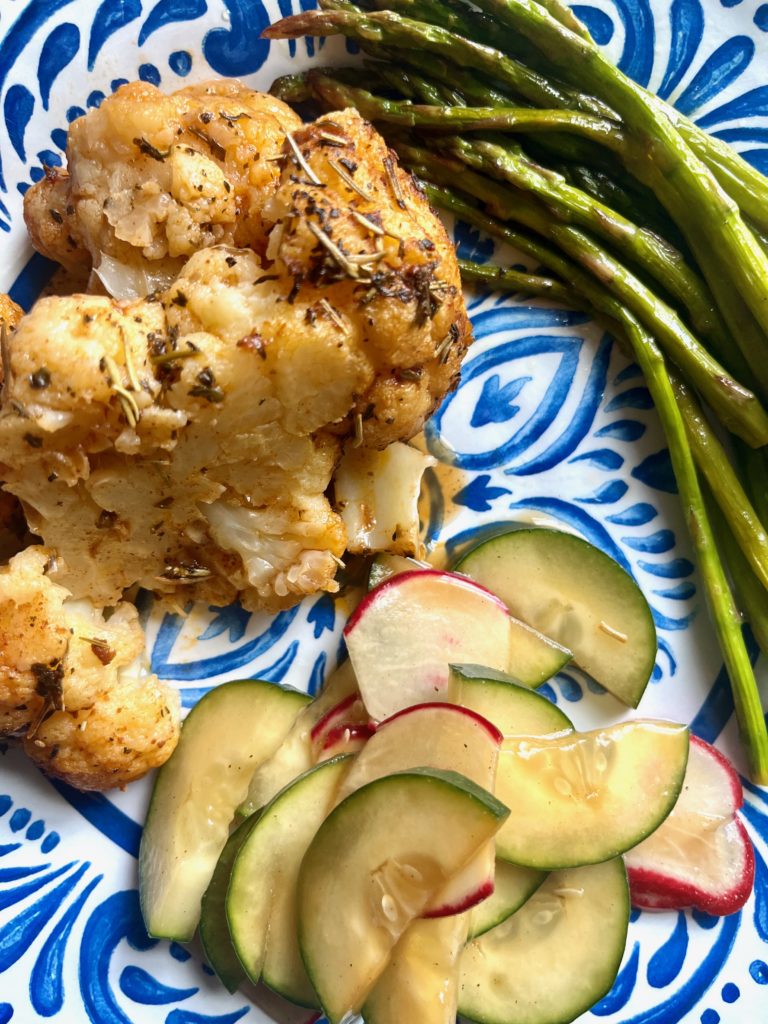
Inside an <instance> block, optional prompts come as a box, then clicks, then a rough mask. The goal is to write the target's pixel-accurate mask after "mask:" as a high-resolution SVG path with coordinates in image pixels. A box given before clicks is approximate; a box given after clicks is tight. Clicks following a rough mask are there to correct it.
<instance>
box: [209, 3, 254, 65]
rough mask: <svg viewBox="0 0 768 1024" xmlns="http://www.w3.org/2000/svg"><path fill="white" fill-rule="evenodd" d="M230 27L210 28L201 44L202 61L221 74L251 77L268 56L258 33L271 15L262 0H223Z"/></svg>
mask: <svg viewBox="0 0 768 1024" xmlns="http://www.w3.org/2000/svg"><path fill="white" fill-rule="evenodd" d="M224 4H225V6H226V8H227V11H228V12H229V18H230V27H229V28H228V29H226V28H216V29H212V30H211V31H210V32H209V33H208V35H207V36H206V37H205V40H204V42H203V53H204V54H205V59H206V60H207V61H208V63H209V64H210V65H211V67H212V68H213V70H214V71H217V72H218V73H219V74H220V75H231V76H233V77H234V76H237V75H252V74H253V73H254V71H258V70H259V68H260V67H261V66H262V64H263V63H264V61H265V60H266V59H267V56H268V54H269V40H268V39H262V38H261V33H262V32H263V31H264V29H265V28H266V27H267V26H268V25H269V23H270V20H271V19H270V16H269V13H268V12H267V9H266V8H265V7H264V5H263V3H262V2H261V0H224Z"/></svg>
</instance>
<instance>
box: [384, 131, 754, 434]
mask: <svg viewBox="0 0 768 1024" xmlns="http://www.w3.org/2000/svg"><path fill="white" fill-rule="evenodd" d="M397 148H398V151H399V152H400V154H401V156H402V157H403V159H405V160H406V162H407V163H410V164H412V165H413V164H416V165H417V166H418V167H421V168H423V169H424V172H425V174H426V176H427V177H428V178H429V179H431V180H432V181H437V182H438V183H439V184H449V185H454V184H458V186H459V188H460V189H461V190H462V191H463V192H468V193H469V194H470V195H473V196H474V197H475V198H477V199H479V200H481V201H482V202H484V203H486V204H488V205H489V208H490V209H491V211H492V212H493V213H495V214H496V215H497V216H499V217H500V218H501V219H502V220H512V221H515V222H517V223H519V224H522V225H523V226H524V227H527V228H529V229H530V230H532V231H535V232H537V233H538V234H540V235H542V236H543V237H545V238H547V239H548V240H549V241H550V242H553V243H554V244H555V245H556V246H557V247H558V248H560V249H561V250H562V251H563V252H564V253H566V255H567V256H569V257H570V259H571V260H572V261H573V262H574V263H576V264H577V265H580V266H581V267H582V268H583V269H584V270H586V271H587V272H588V274H590V275H592V276H593V277H595V278H597V280H598V281H599V282H600V283H601V284H602V285H604V287H605V289H606V290H607V291H609V292H610V293H611V294H612V295H613V296H614V297H615V298H616V299H617V300H618V301H619V302H620V303H621V304H622V305H626V306H627V307H628V308H629V309H630V310H632V311H633V312H634V313H635V315H636V316H637V317H638V318H639V319H640V320H641V321H642V322H643V323H644V324H646V325H647V326H648V328H649V329H651V330H653V332H654V333H655V335H656V336H657V337H658V338H659V340H660V341H661V342H662V343H663V344H664V345H665V347H666V348H667V351H668V352H669V355H670V357H671V358H672V359H674V361H675V362H676V363H677V365H678V366H679V367H680V369H681V370H683V372H684V373H685V375H686V376H687V377H688V378H689V379H690V380H691V381H692V382H693V383H694V384H695V385H696V387H697V388H698V389H699V391H700V392H701V394H702V395H703V396H704V397H705V398H706V400H707V401H708V402H709V404H710V405H711V406H712V408H713V409H714V410H715V411H716V413H717V415H718V417H719V418H720V419H721V421H722V422H723V423H724V424H726V425H727V426H728V428H729V429H730V430H732V431H733V432H734V433H736V434H738V435H739V436H740V437H743V438H744V440H746V441H747V443H748V444H751V445H753V446H758V445H761V444H765V443H766V442H767V441H768V414H766V411H765V410H764V409H763V407H762V406H761V405H760V402H759V401H758V400H757V398H756V397H755V396H754V394H752V392H751V391H749V390H748V389H747V388H744V387H743V386H742V385H740V384H739V383H738V382H737V381H735V380H733V379H732V378H731V377H729V375H728V373H727V372H726V370H725V369H724V368H723V367H722V366H721V365H720V364H719V363H718V362H717V361H716V360H715V359H713V358H712V356H711V355H710V354H709V353H708V352H707V350H706V349H705V348H704V347H703V346H702V345H701V344H700V343H699V342H698V341H697V339H696V338H695V337H694V336H693V335H692V334H691V332H690V331H689V330H688V328H687V327H686V326H685V324H684V323H683V322H682V321H681V320H680V318H679V317H678V316H677V314H676V313H675V312H674V310H672V309H671V308H670V307H669V306H668V305H667V304H666V303H664V302H662V301H661V299H659V298H658V296H657V295H655V293H654V292H652V291H651V289H650V288H648V286H647V285H646V284H645V283H644V282H643V281H641V280H640V279H639V278H638V277H637V275H635V274H633V273H632V272H631V271H630V270H628V269H627V268H626V267H625V266H623V264H622V263H620V262H619V260H617V259H615V258H614V257H613V256H611V254H610V253H608V252H607V251H606V250H605V249H603V248H602V247H601V246H599V245H598V244H597V243H595V242H594V241H593V239H592V238H590V236H589V235H587V234H586V233H585V232H584V231H581V230H580V229H578V228H574V227H571V226H570V225H567V224H559V223H556V222H554V221H553V220H552V219H551V218H550V217H549V216H548V215H547V213H546V211H545V210H544V209H543V208H542V207H541V206H539V205H538V204H537V203H536V202H535V201H532V200H531V199H529V198H528V197H527V196H526V195H524V194H523V193H519V194H518V193H513V192H511V191H510V190H509V189H508V188H506V187H505V186H503V185H501V184H499V183H497V182H494V181H490V180H489V179H487V178H485V177H484V176H482V175H480V174H477V173H476V172H474V171H467V170H463V169H461V168H460V165H459V168H458V169H457V167H456V166H455V165H453V164H451V163H450V161H448V162H446V161H445V160H441V159H440V158H439V157H436V156H434V155H433V154H431V153H429V152H428V151H426V150H422V149H419V148H418V147H413V146H410V145H408V144H407V143H402V142H400V143H398V147H397ZM457 170H458V173H457ZM547 265H548V266H550V268H551V269H554V270H556V272H557V273H558V274H559V275H560V276H561V277H563V279H564V280H566V281H570V282H571V283H573V284H575V285H576V287H577V289H578V290H579V291H582V292H583V285H582V284H581V283H580V284H576V282H575V281H574V279H573V277H568V276H567V275H566V274H563V273H561V271H560V270H559V269H558V268H556V267H553V266H552V264H551V263H549V264H547ZM571 273H572V270H571ZM590 301H592V300H591V298H590ZM593 305H597V304H596V303H594V302H593ZM597 308H601V307H600V306H597ZM606 312H607V311H606ZM609 315H612V314H609Z"/></svg>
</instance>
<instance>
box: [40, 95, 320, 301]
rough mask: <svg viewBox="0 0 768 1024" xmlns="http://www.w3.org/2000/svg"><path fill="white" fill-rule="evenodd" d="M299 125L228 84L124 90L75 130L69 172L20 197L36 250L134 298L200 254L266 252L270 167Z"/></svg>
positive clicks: (276, 106)
mask: <svg viewBox="0 0 768 1024" xmlns="http://www.w3.org/2000/svg"><path fill="white" fill-rule="evenodd" d="M299 124H300V122H299V119H298V118H297V117H296V115H295V114H294V113H293V112H292V111H291V109H290V108H289V107H287V106H286V105H285V104H284V103H282V102H281V101H280V100H277V99H275V98H274V97H272V96H267V95H265V94H263V93H258V92H254V91H253V90H252V89H248V88H246V87H245V86H243V85H241V84H240V83H239V82H236V81H232V80H229V79H222V80H219V81H215V82H204V83H202V84H200V85H193V86H190V87H188V88H185V89H181V90H179V91H178V92H176V93H173V95H170V96H166V95H165V94H163V93H162V92H160V90H159V89H157V88H155V86H153V85H150V84H148V83H146V82H132V83H129V84H127V85H124V86H121V87H120V88H119V89H118V90H117V91H116V92H115V93H114V94H113V95H112V96H110V97H108V98H107V99H106V100H104V102H103V103H102V104H101V106H100V107H99V108H98V109H95V110H91V111H89V112H88V113H87V114H86V115H84V116H83V117H81V118H78V119H77V120H76V121H74V122H73V123H72V124H71V125H70V127H69V133H68V139H67V163H68V171H67V172H61V171H51V172H49V173H48V174H47V175H46V177H45V178H44V179H43V180H42V181H40V182H38V183H37V184H36V185H34V186H33V187H32V188H31V189H30V190H29V191H28V192H27V194H26V196H25V200H24V211H25V219H26V222H27V227H28V229H29V233H30V237H31V239H32V242H33V244H34V246H35V248H36V249H37V250H38V251H39V252H41V253H43V255H45V256H48V257H49V258H51V259H54V260H56V261H57V262H59V263H62V264H64V265H65V266H68V267H72V268H73V267H77V266H80V265H82V264H83V263H86V264H88V263H92V264H93V266H94V268H95V270H96V273H97V274H98V275H99V276H100V278H101V280H102V282H103V284H104V286H105V287H106V289H107V291H109V293H110V294H112V295H115V296H116V297H118V298H129V299H130V298H138V297H140V296H143V295H145V294H147V293H148V292H150V291H152V290H153V289H154V288H158V287H164V286H165V285H167V284H168V282H169V281H170V280H172V279H173V278H174V277H175V276H176V274H177V273H178V271H179V270H180V269H181V266H182V264H183V262H184V260H185V259H187V258H188V257H189V256H191V255H192V254H193V253H194V252H196V251H198V250H199V249H202V248H205V247H207V246H211V245H218V244H222V243H226V244H233V245H238V246H245V245H247V246H252V247H254V248H255V249H257V250H262V251H263V247H264V245H265V243H266V232H265V227H264V223H263V220H262V209H263V206H264V203H265V202H266V201H267V200H268V198H269V196H270V195H271V194H272V193H273V192H274V189H275V187H276V185H277V180H278V176H279V171H278V169H277V167H276V164H275V157H276V156H277V155H279V153H280V151H281V147H282V144H283V141H284V139H285V134H286V132H287V131H290V130H292V129H294V128H296V127H298V126H299Z"/></svg>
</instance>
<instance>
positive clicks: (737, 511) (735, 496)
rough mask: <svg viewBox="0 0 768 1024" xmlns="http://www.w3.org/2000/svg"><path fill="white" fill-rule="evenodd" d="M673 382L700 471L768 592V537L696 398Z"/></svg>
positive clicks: (675, 379)
mask: <svg viewBox="0 0 768 1024" xmlns="http://www.w3.org/2000/svg"><path fill="white" fill-rule="evenodd" d="M671 379H672V388H673V391H674V393H675V400H676V401H677V404H678V407H679V409H680V412H681V414H682V417H683V419H684V420H685V427H686V430H687V431H688V443H689V444H690V446H691V451H692V452H693V457H694V459H695V460H696V465H697V466H698V467H699V472H700V473H701V474H702V476H703V477H704V479H705V480H706V481H707V483H708V484H709V487H710V490H711V491H712V494H713V496H714V499H715V501H716V502H717V504H718V505H719V506H720V509H721V511H722V513H723V515H724V516H725V519H726V521H727V523H728V526H729V527H730V530H731V532H732V533H733V536H734V537H735V538H736V540H737V542H738V545H739V547H740V548H741V550H742V551H743V553H744V557H745V558H746V559H747V561H748V562H749V565H750V566H751V568H752V571H753V572H754V574H755V576H756V577H757V578H758V580H759V581H760V583H761V584H762V585H763V586H764V587H765V588H766V589H767V590H768V535H766V532H765V529H764V528H763V524H762V523H761V522H760V519H759V517H758V515H757V513H756V512H755V510H754V508H753V507H752V503H751V502H750V500H749V498H748V497H747V493H746V491H745V490H744V488H743V487H742V485H741V481H740V480H739V477H738V475H737V474H736V471H735V470H734V468H733V466H732V465H731V462H730V459H729V458H728V456H727V455H726V453H725V449H724V448H723V446H722V444H721V443H720V441H719V439H718V437H717V435H716V434H715V432H714V431H713V430H712V428H711V427H710V425H709V423H708V422H707V419H706V417H705V416H704V412H703V411H702V408H701V406H700V405H699V403H698V401H697V400H696V397H695V396H694V395H693V394H692V392H691V390H690V388H688V387H687V386H686V385H685V384H684V383H683V381H681V380H680V379H679V378H677V377H675V376H672V378H671Z"/></svg>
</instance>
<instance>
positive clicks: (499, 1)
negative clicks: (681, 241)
mask: <svg viewBox="0 0 768 1024" xmlns="http://www.w3.org/2000/svg"><path fill="white" fill-rule="evenodd" d="M477 5H478V6H479V7H480V8H481V9H483V10H485V11H487V12H488V13H490V14H491V15H493V16H494V17H496V18H498V19H499V22H500V23H501V24H503V25H505V26H507V27H508V28H510V29H511V30H512V31H514V32H517V33H519V34H520V35H522V36H524V37H525V38H526V39H528V40H529V42H531V43H532V44H533V45H534V46H535V47H536V49H537V50H539V52H540V53H542V54H544V55H545V56H546V57H547V58H548V59H549V61H550V62H551V63H552V66H553V67H554V68H556V69H558V71H559V72H560V73H562V75H563V77H564V78H565V80H566V81H575V80H578V81H579V82H580V83H584V84H585V85H586V86H587V88H589V89H591V90H592V91H593V92H594V93H595V95H596V96H597V97H598V98H600V99H602V100H603V102H605V103H607V104H610V106H611V107H612V108H613V109H614V110H616V111H617V112H618V114H619V115H620V116H621V118H622V121H623V122H624V125H625V129H626V131H627V133H628V135H630V133H631V136H632V138H633V146H632V150H633V153H632V163H633V166H634V168H635V171H636V173H637V174H638V176H639V177H640V178H641V180H644V181H646V182H647V183H649V184H650V185H651V187H652V188H653V189H654V191H656V192H657V194H658V195H659V198H660V200H661V202H662V204H663V205H664V206H666V208H667V210H668V212H669V213H670V215H671V216H672V218H673V219H674V220H675V221H676V222H677V223H678V225H679V227H680V229H681V231H682V232H683V234H684V235H685V237H686V238H687V239H688V242H689V244H690V246H691V249H692V250H693V252H694V254H695V255H696V257H697V259H698V261H699V263H700V265H701V269H702V271H703V272H704V275H705V277H706V278H707V280H708V281H709V283H710V287H713V288H714V284H713V282H715V281H716V280H718V279H724V280H725V281H730V282H731V283H732V286H733V287H735V288H736V289H737V290H738V292H739V293H740V294H741V295H742V296H743V298H744V301H745V302H746V304H747V306H748V307H749V309H750V310H751V311H752V313H753V315H754V317H755V319H756V320H757V322H758V323H759V324H760V326H761V328H762V329H763V331H765V332H767V333H768V256H766V254H765V253H764V252H763V250H762V249H761V247H760V245H759V244H758V243H757V242H756V240H755V238H754V235H753V234H752V233H751V231H750V230H749V228H748V227H747V226H746V225H745V223H744V221H743V220H742V218H741V214H740V212H739V208H738V206H737V205H736V203H735V202H734V201H733V200H732V199H731V197H730V196H729V195H728V194H727V193H726V192H725V191H724V190H723V189H722V188H721V186H720V185H719V184H718V182H717V179H716V178H715V177H714V176H713V175H712V173H711V172H710V171H709V169H708V168H707V167H706V165H705V164H703V163H702V162H701V160H700V159H699V158H698V157H697V156H696V155H695V154H694V152H693V151H692V150H691V149H690V147H689V146H688V145H687V144H686V143H685V141H684V140H683V138H682V137H681V135H680V134H679V132H678V131H677V129H676V128H675V126H674V125H673V123H672V121H671V120H670V119H669V117H667V116H665V115H664V114H663V113H662V111H661V109H660V107H659V104H658V101H657V100H656V99H655V98H654V97H652V96H650V95H649V94H648V93H647V92H646V91H645V90H644V89H643V88H642V87H641V86H638V85H637V84H636V83H634V82H632V81H631V79H629V78H627V77H626V75H624V74H623V73H622V72H621V71H620V70H619V69H618V68H617V67H615V66H614V65H613V64H612V63H611V62H610V61H609V60H608V58H607V57H605V56H604V55H603V53H602V52H601V51H600V50H599V49H598V48H597V47H596V46H595V45H594V44H593V43H591V42H589V41H588V40H585V39H583V38H582V37H581V36H577V35H576V34H575V33H573V32H571V31H570V30H569V29H567V28H565V27H564V26H563V25H561V24H560V22H558V21H556V20H555V19H554V18H552V17H551V15H550V14H548V13H547V11H545V10H544V9H543V8H541V7H539V6H538V5H537V4H536V3H535V2H533V0H477ZM667 185H671V186H672V189H670V188H667V187H666V186H667Z"/></svg>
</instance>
